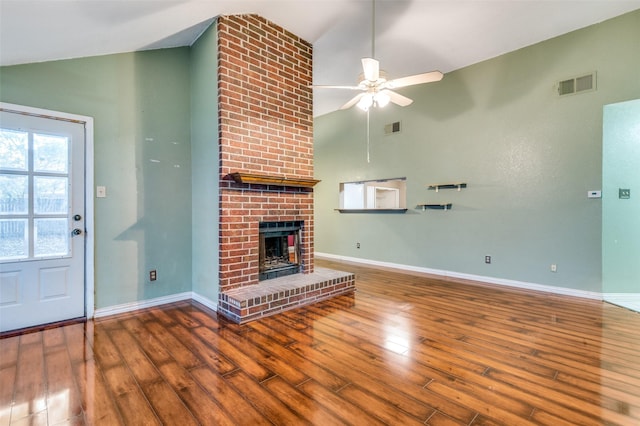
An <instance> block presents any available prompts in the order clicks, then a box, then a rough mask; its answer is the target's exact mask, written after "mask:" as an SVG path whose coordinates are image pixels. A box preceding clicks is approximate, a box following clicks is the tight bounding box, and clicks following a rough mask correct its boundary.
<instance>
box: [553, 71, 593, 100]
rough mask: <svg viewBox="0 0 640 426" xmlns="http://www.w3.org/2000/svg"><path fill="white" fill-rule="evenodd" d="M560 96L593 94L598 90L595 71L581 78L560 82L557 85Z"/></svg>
mask: <svg viewBox="0 0 640 426" xmlns="http://www.w3.org/2000/svg"><path fill="white" fill-rule="evenodd" d="M557 87H558V96H566V95H574V94H576V93H583V92H591V91H593V90H596V73H595V71H594V72H592V73H589V74H585V75H581V76H579V77H572V78H569V79H566V80H562V81H559V82H558V84H557Z"/></svg>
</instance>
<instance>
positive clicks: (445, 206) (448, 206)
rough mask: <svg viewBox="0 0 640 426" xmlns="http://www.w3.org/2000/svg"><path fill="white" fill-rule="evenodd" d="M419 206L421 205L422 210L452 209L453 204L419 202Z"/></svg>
mask: <svg viewBox="0 0 640 426" xmlns="http://www.w3.org/2000/svg"><path fill="white" fill-rule="evenodd" d="M418 207H421V208H422V210H427V209H429V210H451V207H452V204H451V203H447V204H418Z"/></svg>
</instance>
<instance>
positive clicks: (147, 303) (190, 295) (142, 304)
mask: <svg viewBox="0 0 640 426" xmlns="http://www.w3.org/2000/svg"><path fill="white" fill-rule="evenodd" d="M190 299H193V300H195V301H196V302H199V303H202V304H203V305H205V306H206V307H207V308H209V309H213V310H214V311H216V310H217V307H218V306H217V303H214V302H212V301H211V300H209V299H207V298H206V297H204V296H201V295H199V294H197V293H194V292H191V291H186V292H184V293H177V294H171V295H169V296H162V297H156V298H154V299H147V300H139V301H136V302H130V303H123V304H121V305H114V306H108V307H106V308H100V309H96V310H95V311H94V313H93V317H94V318H101V317H106V316H109V315H117V314H124V313H126V312H131V311H136V310H138V309H145V308H152V307H154V306H159V305H165V304H167V303H175V302H182V301H183V300H190Z"/></svg>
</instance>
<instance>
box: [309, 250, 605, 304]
mask: <svg viewBox="0 0 640 426" xmlns="http://www.w3.org/2000/svg"><path fill="white" fill-rule="evenodd" d="M315 256H316V257H317V258H319V259H330V260H338V261H342V262H351V263H359V264H364V265H371V266H377V267H383V268H391V269H399V270H401V271H410V272H419V273H422V274H428V275H434V276H437V277H444V278H452V279H457V280H464V281H471V282H479V283H488V284H497V285H502V286H507V287H515V288H520V289H526V290H535V291H544V292H547V293H554V294H561V295H564V296H573V297H582V298H585V299H596V300H602V293H598V292H594V291H586V290H577V289H573V288H566V287H553V286H549V285H544V284H536V283H529V282H524V281H516V280H507V279H504V278H495V277H486V276H482V275H473V274H464V273H461V272H452V271H444V270H441V269H431V268H424V267H420V266H412V265H403V264H399V263H391V262H380V261H377V260H369V259H361V258H357V257H349V256H340V255H336V254H330V253H319V252H316V253H315Z"/></svg>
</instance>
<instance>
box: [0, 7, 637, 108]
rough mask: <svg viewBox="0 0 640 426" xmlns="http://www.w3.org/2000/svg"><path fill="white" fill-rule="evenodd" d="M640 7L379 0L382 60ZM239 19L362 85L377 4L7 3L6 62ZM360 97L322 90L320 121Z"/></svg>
mask: <svg viewBox="0 0 640 426" xmlns="http://www.w3.org/2000/svg"><path fill="white" fill-rule="evenodd" d="M639 8H640V0H377V2H376V20H375V22H376V43H375V44H376V55H375V56H376V58H377V59H379V60H380V62H381V67H382V68H383V69H384V70H385V71H387V73H388V75H389V77H390V78H397V77H402V76H406V75H412V74H418V73H422V72H426V71H431V70H435V69H437V70H440V71H442V72H444V73H445V74H446V73H447V72H450V71H453V70H456V69H459V68H462V67H465V66H467V65H471V64H474V63H477V62H479V61H482V60H485V59H488V58H492V57H495V56H498V55H501V54H503V53H506V52H510V51H513V50H516V49H519V48H521V47H524V46H528V45H531V44H534V43H536V42H539V41H542V40H546V39H549V38H552V37H554V36H557V35H560V34H564V33H567V32H569V31H573V30H575V29H578V28H582V27H585V26H588V25H591V24H594V23H597V22H601V21H604V20H606V19H609V18H612V17H614V16H618V15H621V14H623V13H626V12H629V11H632V10H635V9H639ZM237 13H256V14H259V15H261V16H263V17H265V18H267V19H269V20H271V21H272V22H274V23H276V24H278V25H280V26H282V27H284V28H286V29H287V30H289V31H291V32H293V33H294V34H297V35H298V36H300V37H302V38H303V39H305V40H307V41H309V42H311V43H313V46H314V83H315V84H338V85H351V84H355V83H357V76H358V74H359V73H360V72H361V64H360V58H361V57H365V56H370V55H371V34H372V33H371V22H372V2H371V1H370V0H224V1H214V0H0V65H15V64H23V63H31V62H41V61H50V60H56V59H67V58H77V57H85V56H94V55H104V54H110V53H120V52H131V51H137V50H145V49H154V48H163V47H176V46H186V45H190V44H191V43H192V42H193V41H194V40H195V39H196V38H197V37H198V35H199V34H200V33H201V32H202V31H203V30H204V29H205V28H206V26H207V25H208V23H209V22H211V19H212V18H214V17H216V16H218V15H222V14H237ZM445 78H446V76H445ZM436 84H437V83H436ZM351 96H353V93H352V92H349V91H341V90H315V93H314V115H316V116H317V115H322V114H325V113H327V112H330V111H333V110H335V109H337V108H339V107H340V106H341V105H342V104H343V103H344V102H346V101H347V100H348V99H349V98H350V97H351Z"/></svg>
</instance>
